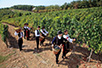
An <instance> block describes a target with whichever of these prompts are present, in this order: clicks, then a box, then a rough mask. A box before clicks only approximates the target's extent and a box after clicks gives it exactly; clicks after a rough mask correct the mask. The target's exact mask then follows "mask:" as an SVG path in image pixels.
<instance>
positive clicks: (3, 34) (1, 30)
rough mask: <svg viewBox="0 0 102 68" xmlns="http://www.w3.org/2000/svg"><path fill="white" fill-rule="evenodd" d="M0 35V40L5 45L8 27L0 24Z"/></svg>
mask: <svg viewBox="0 0 102 68" xmlns="http://www.w3.org/2000/svg"><path fill="white" fill-rule="evenodd" d="M0 34H1V38H2V40H3V41H4V42H5V43H6V41H7V40H6V39H7V37H8V25H3V24H2V23H1V22H0Z"/></svg>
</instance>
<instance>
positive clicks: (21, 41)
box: [14, 28, 24, 51]
mask: <svg viewBox="0 0 102 68" xmlns="http://www.w3.org/2000/svg"><path fill="white" fill-rule="evenodd" d="M14 35H18V37H19V38H18V45H19V49H20V51H21V50H22V44H23V39H22V38H23V37H24V36H23V32H22V30H21V28H15V33H14Z"/></svg>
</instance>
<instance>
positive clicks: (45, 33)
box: [40, 29, 48, 36]
mask: <svg viewBox="0 0 102 68" xmlns="http://www.w3.org/2000/svg"><path fill="white" fill-rule="evenodd" d="M40 31H41V33H43V34H44V35H45V36H46V35H47V34H48V32H47V31H46V30H45V29H44V31H45V32H43V30H42V29H41V30H40Z"/></svg>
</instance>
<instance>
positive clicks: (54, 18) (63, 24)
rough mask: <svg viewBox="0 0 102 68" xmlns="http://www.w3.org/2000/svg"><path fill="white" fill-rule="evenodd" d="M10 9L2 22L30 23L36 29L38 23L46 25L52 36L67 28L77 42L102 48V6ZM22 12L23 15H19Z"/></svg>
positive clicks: (91, 47) (95, 49) (94, 47)
mask: <svg viewBox="0 0 102 68" xmlns="http://www.w3.org/2000/svg"><path fill="white" fill-rule="evenodd" d="M2 11H3V10H2ZM8 11H10V13H9V14H5V13H6V11H5V13H4V14H5V15H4V16H2V18H1V22H7V23H9V24H13V25H16V26H21V27H23V26H24V23H29V26H30V27H32V28H33V29H34V30H35V29H36V28H37V26H38V25H39V26H41V27H42V26H45V28H46V30H47V31H48V32H49V37H51V38H53V37H54V36H56V35H57V31H58V30H62V31H64V30H65V29H67V30H68V31H69V35H70V37H72V38H76V43H79V44H80V45H82V44H83V43H86V44H87V45H88V46H89V48H88V49H89V50H90V49H93V50H94V52H95V53H99V52H100V51H101V50H102V7H97V8H90V9H89V8H87V9H73V10H64V11H55V12H45V13H30V12H26V11H25V12H24V11H23V12H22V11H17V10H16V11H11V10H8ZM12 13H13V14H12ZM20 13H21V14H22V15H17V14H20ZM2 14H3V13H2ZM16 15H17V16H16ZM9 16H10V18H9Z"/></svg>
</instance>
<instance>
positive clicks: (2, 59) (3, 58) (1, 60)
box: [0, 53, 13, 63]
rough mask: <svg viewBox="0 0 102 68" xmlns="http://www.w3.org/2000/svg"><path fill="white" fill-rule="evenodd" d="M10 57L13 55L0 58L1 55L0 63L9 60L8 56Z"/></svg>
mask: <svg viewBox="0 0 102 68" xmlns="http://www.w3.org/2000/svg"><path fill="white" fill-rule="evenodd" d="M11 55H13V53H11V54H8V55H7V56H1V55H0V63H2V62H4V61H6V60H7V59H8V58H9V56H11Z"/></svg>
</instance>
